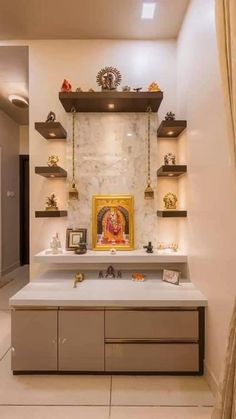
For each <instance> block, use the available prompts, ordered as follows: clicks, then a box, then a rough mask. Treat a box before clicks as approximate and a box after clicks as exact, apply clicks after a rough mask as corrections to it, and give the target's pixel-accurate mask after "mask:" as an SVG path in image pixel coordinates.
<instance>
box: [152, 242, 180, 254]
mask: <svg viewBox="0 0 236 419" xmlns="http://www.w3.org/2000/svg"><path fill="white" fill-rule="evenodd" d="M178 247H179V246H178V244H177V243H174V242H173V243H163V242H161V243H160V242H158V243H157V250H171V251H172V252H177V250H178Z"/></svg>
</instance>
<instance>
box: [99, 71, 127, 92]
mask: <svg viewBox="0 0 236 419" xmlns="http://www.w3.org/2000/svg"><path fill="white" fill-rule="evenodd" d="M121 80H122V76H121V73H120V72H119V70H117V69H116V68H114V67H105V68H102V70H100V71H99V72H98V74H97V84H98V85H99V86H101V88H102V90H116V89H117V86H119V84H120V82H121Z"/></svg>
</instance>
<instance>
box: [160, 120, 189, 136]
mask: <svg viewBox="0 0 236 419" xmlns="http://www.w3.org/2000/svg"><path fill="white" fill-rule="evenodd" d="M186 126H187V121H185V120H183V121H180V120H179V121H177V120H176V119H174V120H173V121H171V120H169V121H166V120H165V121H162V122H161V124H160V126H159V128H158V130H157V137H168V138H176V137H178V136H179V135H180V134H181V132H183V131H184V130H185V128H186Z"/></svg>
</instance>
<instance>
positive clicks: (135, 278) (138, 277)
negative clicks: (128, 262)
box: [132, 272, 145, 282]
mask: <svg viewBox="0 0 236 419" xmlns="http://www.w3.org/2000/svg"><path fill="white" fill-rule="evenodd" d="M144 279H145V275H143V274H141V273H140V272H135V273H134V274H133V275H132V280H133V281H135V282H143V281H144Z"/></svg>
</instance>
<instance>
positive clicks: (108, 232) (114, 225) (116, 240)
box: [93, 195, 134, 250]
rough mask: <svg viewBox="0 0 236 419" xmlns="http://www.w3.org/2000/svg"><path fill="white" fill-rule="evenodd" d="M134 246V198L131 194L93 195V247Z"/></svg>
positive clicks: (97, 248)
mask: <svg viewBox="0 0 236 419" xmlns="http://www.w3.org/2000/svg"><path fill="white" fill-rule="evenodd" d="M111 248H115V249H116V250H132V249H133V248H134V198H133V196H131V195H96V196H93V249H94V250H110V249H111Z"/></svg>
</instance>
